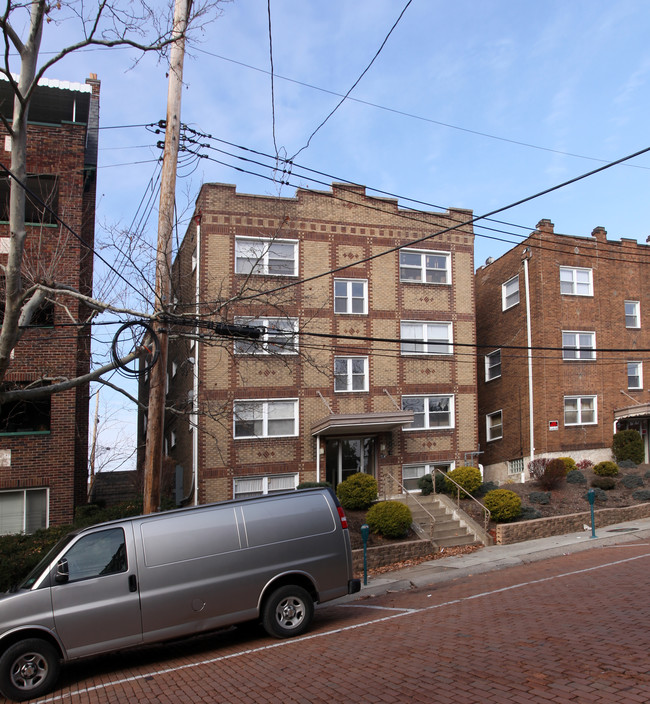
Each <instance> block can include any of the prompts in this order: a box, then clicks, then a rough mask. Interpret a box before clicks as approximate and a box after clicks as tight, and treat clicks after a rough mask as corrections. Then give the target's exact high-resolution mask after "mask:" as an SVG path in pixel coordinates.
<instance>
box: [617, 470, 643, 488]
mask: <svg viewBox="0 0 650 704" xmlns="http://www.w3.org/2000/svg"><path fill="white" fill-rule="evenodd" d="M621 484H622V485H623V486H624V487H625V488H626V489H636V488H637V487H638V486H643V477H640V476H639V475H638V474H628V475H627V476H626V477H623V478H622V479H621Z"/></svg>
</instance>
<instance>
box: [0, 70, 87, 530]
mask: <svg viewBox="0 0 650 704" xmlns="http://www.w3.org/2000/svg"><path fill="white" fill-rule="evenodd" d="M99 87H100V82H99V81H98V80H97V77H96V76H94V75H93V76H91V77H90V78H89V79H88V80H87V81H86V83H85V84H79V83H67V82H65V83H63V82H59V81H48V80H43V81H41V83H40V84H39V86H38V88H37V90H36V93H35V95H34V98H33V100H32V103H31V107H30V112H29V126H28V156H27V171H28V174H29V176H28V181H27V187H28V189H29V191H31V192H32V193H34V194H36V195H37V196H38V198H39V199H41V200H43V201H45V202H46V203H47V204H48V206H49V208H50V209H51V211H53V212H54V213H55V214H56V215H57V216H58V218H60V219H61V220H62V221H63V222H64V223H65V224H66V225H67V226H68V227H69V228H70V229H71V230H72V231H73V232H74V233H75V235H78V237H77V236H75V235H73V234H72V233H71V232H70V231H69V230H68V229H66V228H65V227H63V226H62V225H61V223H60V221H59V220H57V218H56V217H54V215H52V213H51V212H50V211H48V210H47V209H45V208H43V206H42V205H41V203H40V202H39V200H38V199H34V198H32V197H31V196H30V195H29V193H28V203H27V206H26V215H27V220H28V238H27V243H26V251H25V258H24V266H23V277H24V281H25V284H26V285H29V284H30V283H34V282H44V283H45V282H48V281H56V282H58V283H64V284H68V285H69V286H71V287H73V288H74V289H76V290H79V291H81V292H82V293H85V294H91V292H92V275H93V255H92V247H93V244H94V225H95V190H96V172H97V135H98V132H97V129H98V126H99ZM12 107H13V97H12V94H11V91H10V90H9V84H8V83H7V82H6V81H0V110H3V114H4V116H5V117H6V118H7V119H8V120H9V121H11V117H12V114H11V111H12ZM0 149H4V155H5V157H4V160H3V163H4V164H5V165H6V166H7V167H9V166H10V154H9V150H10V137H9V136H5V137H4V139H3V140H2V141H1V142H0ZM8 191H9V182H8V179H7V176H6V174H4V173H3V174H1V175H0V206H1V207H2V208H3V212H2V213H0V261H2V258H3V257H4V258H6V252H7V247H8V235H9V232H8V222H7V220H8ZM3 295H4V292H3ZM56 303H57V302H55V303H54V304H52V305H48V306H47V307H46V308H44V309H43V310H42V311H40V312H39V314H38V316H37V317H36V318H35V319H34V320H33V329H30V330H28V331H26V332H25V334H24V336H23V338H22V340H21V341H20V343H19V344H18V346H17V347H16V349H15V350H14V359H13V361H12V364H11V367H10V373H9V374H8V375H7V377H6V382H7V384H8V385H9V386H10V387H15V386H17V385H24V384H28V383H30V382H33V381H36V380H39V379H41V378H43V377H49V378H61V377H64V378H65V377H67V378H71V377H76V376H78V375H80V374H82V373H85V372H88V371H89V366H90V331H89V329H88V328H86V327H75V326H72V325H70V323H71V322H72V321H71V318H70V315H72V317H73V318H74V320H75V321H83V320H84V319H86V318H87V316H88V310H86V309H85V307H84V306H82V305H80V304H79V303H77V302H75V300H74V299H72V298H70V297H66V298H65V306H66V308H63V307H62V306H59V305H56ZM87 455H88V387H87V386H83V387H79V388H77V389H73V390H70V391H67V392H64V393H60V394H56V395H54V396H53V397H52V398H51V399H48V400H46V401H39V402H32V403H29V404H27V403H25V402H18V403H15V402H14V403H6V404H4V405H3V406H2V408H0V534H2V533H12V532H20V531H24V532H32V531H34V530H36V529H38V528H42V527H46V526H48V525H50V524H63V523H68V522H70V521H71V520H72V518H73V515H74V508H75V506H76V505H77V504H79V503H85V501H86V492H87V475H88V457H87Z"/></svg>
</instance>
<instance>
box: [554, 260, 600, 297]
mask: <svg viewBox="0 0 650 704" xmlns="http://www.w3.org/2000/svg"><path fill="white" fill-rule="evenodd" d="M584 274H586V275H587V280H586V281H585V280H584ZM579 279H582V280H579ZM560 293H561V294H562V295H563V296H593V295H594V272H593V270H592V269H588V268H587V267H580V266H561V267H560Z"/></svg>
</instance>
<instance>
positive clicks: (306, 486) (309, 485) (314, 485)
mask: <svg viewBox="0 0 650 704" xmlns="http://www.w3.org/2000/svg"><path fill="white" fill-rule="evenodd" d="M331 486H332V485H331V484H330V483H329V482H300V484H298V486H297V487H296V489H316V488H317V487H324V488H326V489H329V488H330V487H331Z"/></svg>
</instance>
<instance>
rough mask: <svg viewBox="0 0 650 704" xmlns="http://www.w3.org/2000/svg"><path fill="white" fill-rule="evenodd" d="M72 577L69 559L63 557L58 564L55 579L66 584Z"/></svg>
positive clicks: (58, 582)
mask: <svg viewBox="0 0 650 704" xmlns="http://www.w3.org/2000/svg"><path fill="white" fill-rule="evenodd" d="M69 579H70V568H69V567H68V561H67V560H66V559H65V557H63V558H61V559H60V560H59V562H58V564H57V566H56V572H55V574H54V581H55V582H56V583H57V584H66V583H67V581H68V580H69Z"/></svg>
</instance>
